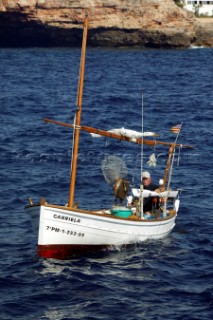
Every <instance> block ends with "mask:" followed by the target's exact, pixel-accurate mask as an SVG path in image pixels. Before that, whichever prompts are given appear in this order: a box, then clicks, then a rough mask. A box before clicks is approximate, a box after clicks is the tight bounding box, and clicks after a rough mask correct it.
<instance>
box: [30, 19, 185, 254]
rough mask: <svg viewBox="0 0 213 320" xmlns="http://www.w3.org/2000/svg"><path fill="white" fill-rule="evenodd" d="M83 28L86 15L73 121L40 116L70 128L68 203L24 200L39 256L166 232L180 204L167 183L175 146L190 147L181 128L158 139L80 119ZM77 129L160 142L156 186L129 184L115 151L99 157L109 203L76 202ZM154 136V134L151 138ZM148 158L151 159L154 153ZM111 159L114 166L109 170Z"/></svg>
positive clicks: (83, 250) (177, 192)
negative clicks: (90, 206)
mask: <svg viewBox="0 0 213 320" xmlns="http://www.w3.org/2000/svg"><path fill="white" fill-rule="evenodd" d="M87 33H88V17H85V20H84V26H83V40H82V53H81V62H80V75H79V84H78V96H77V109H76V114H75V118H74V121H73V123H64V122H60V121H57V120H52V119H47V118H45V119H44V121H45V122H47V123H53V124H56V125H60V126H64V127H68V128H70V129H72V130H73V133H74V134H73V137H74V138H73V151H72V160H71V161H72V165H71V176H70V187H69V199H68V203H66V204H65V205H57V204H50V203H48V201H47V200H46V199H44V198H41V200H40V201H39V202H38V203H35V202H34V201H33V200H32V199H31V198H29V204H28V205H26V211H27V214H28V215H29V216H30V218H31V222H32V226H33V229H34V230H35V232H36V234H37V236H38V243H37V254H38V256H40V257H43V258H56V259H69V258H72V257H73V256H76V255H84V254H87V253H89V252H94V251H97V250H103V249H106V248H111V247H114V246H116V247H117V246H123V245H131V244H137V243H141V242H143V241H145V240H147V239H161V238H164V237H166V236H167V235H168V234H169V233H170V232H171V231H172V229H173V228H174V225H175V219H176V217H177V212H178V209H179V203H180V199H179V196H180V190H179V189H178V190H172V189H171V187H170V186H171V181H170V180H171V171H172V167H173V160H174V154H175V148H177V147H189V148H190V147H191V146H188V145H183V144H178V143H177V137H178V134H179V131H180V128H177V132H176V133H177V134H176V139H175V142H165V141H158V140H156V139H157V138H156V134H154V133H152V132H151V133H145V132H143V131H142V132H136V131H134V130H127V129H124V128H121V129H111V130H109V131H105V130H101V129H97V128H93V127H89V126H84V125H81V114H82V96H83V84H84V70H85V57H86V44H87ZM175 130H176V129H174V131H175ZM81 131H86V132H88V133H89V134H91V135H92V136H93V137H100V136H101V137H108V138H111V139H118V140H120V141H126V143H135V144H138V145H139V146H142V145H147V146H151V147H153V146H156V145H161V146H164V147H166V148H167V149H168V159H167V161H166V166H165V170H164V172H163V179H162V181H161V183H160V184H159V188H158V189H157V190H154V191H150V190H145V189H144V188H143V186H142V185H141V186H140V187H139V188H133V189H132V190H131V187H130V183H129V181H128V179H127V177H126V175H125V174H122V172H124V171H125V170H120V171H119V170H117V169H116V166H119V161H118V159H117V157H114V158H113V156H112V157H109V158H108V159H107V160H105V161H104V162H103V163H102V168H103V172H105V174H106V172H108V173H109V175H110V177H112V179H111V182H112V183H113V192H114V195H112V206H111V207H109V208H106V209H97V210H85V209H81V208H79V207H78V205H77V204H76V203H75V185H76V172H77V164H78V156H77V155H78V151H79V148H80V146H79V136H80V132H81ZM147 136H152V139H149V140H147V138H146V137H147ZM153 137H155V138H154V139H153ZM150 161H154V159H153V155H152V158H151V160H150ZM112 163H113V166H112V167H113V170H114V171H113V170H110V168H111V164H112ZM121 164H122V166H123V167H124V164H123V163H122V161H121ZM105 168H107V170H105ZM115 169H116V170H115ZM104 170H105V171H104ZM113 172H114V173H115V174H114V175H113ZM140 174H141V173H140ZM109 180H110V179H109ZM130 193H131V194H130ZM147 199H149V201H150V200H151V201H152V202H153V209H152V210H150V211H149V212H145V211H144V202H145V201H146V200H147ZM135 200H137V201H135Z"/></svg>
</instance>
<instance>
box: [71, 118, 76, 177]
mask: <svg viewBox="0 0 213 320" xmlns="http://www.w3.org/2000/svg"><path fill="white" fill-rule="evenodd" d="M73 129H74V130H73V133H72V158H71V165H70V177H71V173H72V166H73V154H74V148H73V146H74V138H75V129H76V114H75V117H74V121H73Z"/></svg>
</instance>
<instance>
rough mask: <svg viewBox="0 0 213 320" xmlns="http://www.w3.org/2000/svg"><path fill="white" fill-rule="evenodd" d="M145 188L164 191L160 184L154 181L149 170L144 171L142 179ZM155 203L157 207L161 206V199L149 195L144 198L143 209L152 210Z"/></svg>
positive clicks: (145, 210)
mask: <svg viewBox="0 0 213 320" xmlns="http://www.w3.org/2000/svg"><path fill="white" fill-rule="evenodd" d="M141 183H142V185H143V188H144V190H150V191H156V192H161V191H163V190H162V188H160V187H159V186H158V185H156V184H154V183H152V179H151V175H150V173H149V172H148V171H144V172H142V181H141ZM154 201H155V202H154ZM153 202H154V203H153ZM153 204H155V207H156V209H157V208H158V207H159V199H158V198H153V197H148V198H144V202H143V211H144V212H147V211H148V212H150V211H152V209H153Z"/></svg>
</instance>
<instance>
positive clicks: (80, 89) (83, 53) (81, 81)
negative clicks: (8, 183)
mask: <svg viewBox="0 0 213 320" xmlns="http://www.w3.org/2000/svg"><path fill="white" fill-rule="evenodd" d="M87 32H88V17H87V15H86V16H85V19H84V32H83V40H82V51H81V64H80V74H79V84H78V97H77V111H76V119H75V125H74V143H73V154H72V168H71V177H70V190H69V200H68V207H70V208H72V207H73V206H74V196H75V183H76V171H77V158H78V146H79V137H80V124H81V112H82V98H83V87H84V72H85V60H86V45H87Z"/></svg>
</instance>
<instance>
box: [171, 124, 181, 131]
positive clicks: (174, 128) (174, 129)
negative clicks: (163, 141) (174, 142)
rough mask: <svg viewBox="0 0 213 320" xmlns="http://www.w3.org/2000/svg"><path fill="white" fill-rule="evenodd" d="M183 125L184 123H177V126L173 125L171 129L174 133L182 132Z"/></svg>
mask: <svg viewBox="0 0 213 320" xmlns="http://www.w3.org/2000/svg"><path fill="white" fill-rule="evenodd" d="M181 127H182V123H180V124H177V125H176V126H174V127H172V128H171V129H170V131H171V132H173V133H176V134H178V133H179V132H180V130H181Z"/></svg>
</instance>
